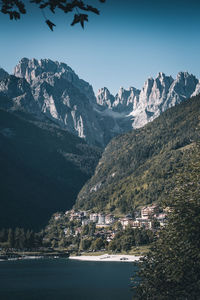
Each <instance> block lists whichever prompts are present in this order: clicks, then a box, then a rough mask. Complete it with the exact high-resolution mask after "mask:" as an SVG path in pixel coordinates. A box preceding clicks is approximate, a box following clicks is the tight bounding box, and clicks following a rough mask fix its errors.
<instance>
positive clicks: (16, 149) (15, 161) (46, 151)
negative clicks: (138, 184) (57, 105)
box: [0, 97, 101, 229]
mask: <svg viewBox="0 0 200 300" xmlns="http://www.w3.org/2000/svg"><path fill="white" fill-rule="evenodd" d="M3 100H4V102H5V101H6V99H5V98H4V99H2V98H1V97H0V102H2V101H3ZM7 101H9V100H8V99H7ZM100 155H101V151H100V150H99V149H98V148H95V147H90V146H88V145H87V144H86V143H85V142H84V141H83V140H82V139H80V138H78V137H76V136H74V135H72V134H70V133H69V132H67V131H64V130H62V129H60V128H59V127H58V126H57V125H56V124H55V123H53V122H52V121H51V120H48V119H47V118H45V117H44V118H43V120H41V119H40V120H39V119H38V118H37V117H34V116H33V115H30V114H28V113H24V112H19V111H16V112H15V113H10V112H8V111H6V110H3V109H0V167H1V172H0V189H1V210H0V228H2V227H15V226H22V227H27V228H36V229H38V228H41V227H42V226H44V225H45V224H46V222H47V220H48V219H49V217H50V215H51V214H52V213H53V212H55V211H57V210H65V209H69V208H71V207H72V205H73V204H74V201H75V199H76V196H77V193H78V192H79V190H80V188H81V187H82V186H83V184H84V183H85V182H86V180H88V178H89V177H90V176H91V175H92V173H93V171H94V168H95V166H96V164H97V162H98V160H99V157H100Z"/></svg>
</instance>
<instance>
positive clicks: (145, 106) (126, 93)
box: [99, 72, 200, 128]
mask: <svg viewBox="0 0 200 300" xmlns="http://www.w3.org/2000/svg"><path fill="white" fill-rule="evenodd" d="M199 92H200V83H199V82H198V80H197V79H196V77H195V76H193V75H191V74H189V73H187V72H180V73H178V75H177V78H176V79H175V80H174V79H173V78H172V77H171V76H166V75H165V74H164V73H159V74H158V76H157V77H156V78H155V79H153V78H148V79H147V81H146V82H145V84H144V86H143V88H142V90H141V91H139V90H137V89H135V88H130V89H129V90H124V89H123V88H120V90H119V92H118V93H117V95H116V96H115V100H114V102H113V104H112V105H111V106H110V109H111V110H112V111H118V112H120V113H122V114H124V113H126V115H125V116H124V122H123V123H124V124H125V123H126V122H125V119H126V120H127V123H130V122H131V127H132V128H140V127H142V126H144V125H145V124H146V123H148V122H151V121H153V120H154V119H155V118H157V117H158V116H159V115H160V114H161V113H162V112H164V111H165V110H166V109H168V108H170V107H172V106H175V105H177V104H179V103H181V102H182V101H184V100H186V99H188V98H190V97H191V96H195V95H197V94H198V93H199ZM107 94H109V92H107ZM101 102H102V103H104V99H102V101H101ZM99 104H100V103H99ZM127 127H128V128H130V126H127Z"/></svg>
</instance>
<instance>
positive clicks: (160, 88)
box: [0, 58, 200, 147]
mask: <svg viewBox="0 0 200 300" xmlns="http://www.w3.org/2000/svg"><path fill="white" fill-rule="evenodd" d="M16 78H17V79H16ZM199 92H200V82H199V81H198V80H197V78H196V77H195V76H193V75H191V74H189V73H187V72H180V73H178V75H177V78H176V79H173V78H172V77H171V76H166V75H165V74H164V73H159V74H158V76H157V77H156V78H155V79H153V78H149V79H148V80H147V81H146V82H145V84H144V87H143V88H142V90H138V89H136V88H134V87H131V88H129V89H128V90H126V89H124V88H120V90H119V92H118V93H117V95H116V96H113V95H111V93H110V92H109V90H108V89H107V88H102V89H100V90H99V91H98V93H97V96H96V97H95V94H94V91H93V88H92V86H91V85H90V84H89V83H87V82H86V81H84V80H82V79H80V78H79V77H78V75H76V73H75V72H74V71H73V70H72V69H71V68H70V67H69V66H68V65H66V64H65V63H59V62H57V61H56V62H54V61H52V60H50V59H41V60H36V59H27V58H23V59H22V60H21V61H20V62H19V63H18V64H17V65H16V67H15V69H14V76H11V75H8V74H7V73H6V72H5V71H2V69H1V70H0V95H2V96H8V97H9V98H10V99H11V100H12V104H11V103H10V104H9V107H8V108H9V109H11V110H16V109H23V110H25V111H28V112H33V113H35V114H37V115H38V117H39V118H40V117H41V118H42V115H44V114H45V115H46V116H48V117H49V118H51V119H52V120H53V121H55V122H56V123H57V124H59V126H61V127H62V128H64V129H66V130H68V131H70V132H71V133H73V134H75V135H77V136H79V137H81V138H83V139H85V140H86V141H87V142H88V143H89V144H93V145H98V146H101V147H105V146H106V145H107V143H108V142H109V141H110V140H111V139H112V138H113V137H115V136H116V135H118V134H121V133H125V132H128V131H131V130H132V129H135V128H140V127H142V126H144V125H145V124H146V123H148V122H150V121H152V120H154V119H155V118H156V117H158V116H159V115H160V114H161V113H162V112H163V111H165V110H166V109H168V108H170V107H172V106H175V105H177V104H179V103H181V102H182V101H184V100H186V99H188V98H189V97H191V96H195V95H197V94H198V93H199ZM0 105H2V104H0ZM3 107H4V108H5V103H4V106H3Z"/></svg>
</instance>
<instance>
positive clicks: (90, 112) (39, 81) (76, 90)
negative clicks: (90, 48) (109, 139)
mask: <svg viewBox="0 0 200 300" xmlns="http://www.w3.org/2000/svg"><path fill="white" fill-rule="evenodd" d="M14 75H15V76H16V77H19V78H25V79H26V81H27V82H28V83H29V84H30V87H31V91H32V94H33V97H34V99H35V102H36V103H37V105H38V107H39V109H40V111H41V112H42V113H44V114H46V115H47V116H48V117H49V118H51V119H53V120H54V121H56V122H57V123H58V124H59V125H60V126H61V127H63V128H66V129H67V130H68V131H70V132H72V133H74V134H76V135H78V136H79V137H81V138H84V139H85V140H87V141H88V142H89V143H91V144H96V145H104V137H103V131H102V130H101V128H100V126H99V122H98V118H97V116H96V115H97V112H96V111H95V110H94V109H93V106H94V105H95V102H96V99H95V95H94V92H93V89H92V87H91V85H89V83H87V82H85V81H84V80H81V79H79V77H78V76H77V75H76V74H75V72H74V71H73V70H72V69H71V68H70V67H68V66H67V65H66V64H64V63H58V62H53V61H51V60H49V59H41V60H36V59H32V60H29V59H27V58H23V59H22V60H21V61H20V62H19V64H18V65H17V66H16V67H15V69H14Z"/></svg>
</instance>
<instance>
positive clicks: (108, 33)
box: [0, 0, 200, 94]
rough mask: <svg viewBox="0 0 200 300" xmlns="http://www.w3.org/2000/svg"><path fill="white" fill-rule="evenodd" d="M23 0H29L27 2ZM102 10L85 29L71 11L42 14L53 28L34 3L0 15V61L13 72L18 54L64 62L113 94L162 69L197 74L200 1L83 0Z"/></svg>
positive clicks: (199, 73) (199, 66) (199, 72)
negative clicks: (12, 16)
mask: <svg viewBox="0 0 200 300" xmlns="http://www.w3.org/2000/svg"><path fill="white" fill-rule="evenodd" d="M26 2H27V1H26ZM87 2H88V3H90V4H93V5H94V6H95V5H96V6H97V7H98V8H99V9H100V10H101V15H100V16H97V15H91V16H90V17H89V22H88V23H87V24H86V28H85V30H82V29H81V27H80V25H79V24H78V25H75V26H74V27H71V26H70V25H69V24H70V22H71V21H72V15H68V16H67V15H64V14H61V13H59V14H56V16H54V15H52V14H51V13H50V12H49V13H46V15H47V17H48V18H50V19H51V20H52V21H53V22H55V23H56V24H57V26H56V29H55V31H54V32H51V31H50V30H49V29H48V27H47V25H46V24H45V23H44V19H43V16H42V14H41V12H40V11H39V10H38V9H35V8H34V6H32V5H31V6H30V7H28V8H29V10H28V14H27V15H26V16H23V17H22V20H20V21H10V20H9V19H8V16H4V15H2V14H1V15H0V31H1V35H0V43H1V46H0V66H1V67H3V68H4V69H5V70H7V71H8V72H10V73H11V72H12V70H13V68H14V66H15V65H16V64H17V62H18V61H19V60H20V59H21V58H22V57H28V58H33V57H35V58H38V59H40V58H50V59H52V60H58V61H62V62H65V63H67V64H68V65H69V66H70V67H71V68H72V69H74V71H75V72H76V73H77V74H78V75H79V77H81V78H83V79H84V80H86V81H88V82H90V83H91V84H92V85H93V87H94V91H95V92H96V91H97V89H98V88H100V87H104V86H106V87H108V89H109V90H110V91H111V92H112V93H113V94H116V93H117V91H118V90H119V88H120V86H123V87H124V88H128V87H129V86H134V87H137V88H142V86H143V83H144V81H145V80H146V79H147V78H148V77H150V76H152V77H155V76H156V75H157V73H158V72H159V71H162V72H164V73H166V74H168V75H172V76H173V77H175V76H176V74H177V73H178V72H179V71H188V72H190V73H193V74H194V75H196V76H197V77H198V78H200V18H199V15H200V1H197V0H173V1H172V0H167V1H165V0H107V2H106V3H105V4H101V3H99V2H98V1H97V0H87Z"/></svg>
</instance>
